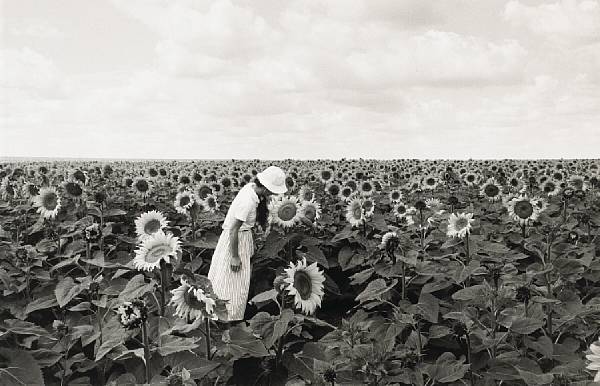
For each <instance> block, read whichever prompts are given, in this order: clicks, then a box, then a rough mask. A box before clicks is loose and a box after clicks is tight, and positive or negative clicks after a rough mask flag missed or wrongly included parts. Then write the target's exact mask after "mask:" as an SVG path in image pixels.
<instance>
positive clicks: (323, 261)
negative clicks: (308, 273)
mask: <svg viewBox="0 0 600 386" xmlns="http://www.w3.org/2000/svg"><path fill="white" fill-rule="evenodd" d="M306 249H307V250H308V251H307V252H306V253H304V254H302V255H304V256H305V257H306V260H307V261H309V262H316V263H318V264H320V265H322V266H323V267H325V268H329V262H328V261H327V257H325V254H324V253H323V251H321V249H320V248H319V247H318V246H316V245H307V246H306Z"/></svg>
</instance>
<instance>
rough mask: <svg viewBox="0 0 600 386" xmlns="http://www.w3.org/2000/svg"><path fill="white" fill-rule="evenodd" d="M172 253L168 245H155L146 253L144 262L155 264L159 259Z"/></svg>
mask: <svg viewBox="0 0 600 386" xmlns="http://www.w3.org/2000/svg"><path fill="white" fill-rule="evenodd" d="M172 251H173V250H172V248H171V247H170V246H168V245H157V246H155V247H152V248H151V249H150V250H149V251H148V253H146V262H148V263H151V264H152V263H156V262H157V261H159V260H160V259H162V258H164V257H165V256H167V255H169V254H170V253H171V252H172Z"/></svg>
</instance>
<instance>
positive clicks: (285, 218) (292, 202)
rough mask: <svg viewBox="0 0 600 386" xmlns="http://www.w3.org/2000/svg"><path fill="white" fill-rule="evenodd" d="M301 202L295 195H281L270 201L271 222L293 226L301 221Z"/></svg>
mask: <svg viewBox="0 0 600 386" xmlns="http://www.w3.org/2000/svg"><path fill="white" fill-rule="evenodd" d="M300 210H301V207H300V202H299V200H298V198H297V197H295V196H287V197H286V196H283V195H282V196H279V197H277V198H275V199H273V200H271V202H270V203H269V222H270V223H275V224H278V225H279V226H281V227H282V228H291V227H293V226H294V225H296V223H298V221H300Z"/></svg>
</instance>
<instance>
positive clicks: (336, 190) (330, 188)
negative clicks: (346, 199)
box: [327, 182, 341, 197]
mask: <svg viewBox="0 0 600 386" xmlns="http://www.w3.org/2000/svg"><path fill="white" fill-rule="evenodd" d="M340 189H341V188H340V185H339V184H338V183H336V182H331V183H329V184H327V193H329V194H330V195H331V196H332V197H336V196H337V195H338V194H340Z"/></svg>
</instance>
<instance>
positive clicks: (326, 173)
mask: <svg viewBox="0 0 600 386" xmlns="http://www.w3.org/2000/svg"><path fill="white" fill-rule="evenodd" d="M319 177H320V179H321V181H322V182H323V183H324V184H326V183H328V182H329V181H331V180H332V179H333V172H332V171H331V170H330V169H323V170H321V171H320V172H319Z"/></svg>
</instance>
